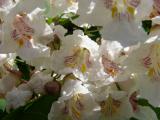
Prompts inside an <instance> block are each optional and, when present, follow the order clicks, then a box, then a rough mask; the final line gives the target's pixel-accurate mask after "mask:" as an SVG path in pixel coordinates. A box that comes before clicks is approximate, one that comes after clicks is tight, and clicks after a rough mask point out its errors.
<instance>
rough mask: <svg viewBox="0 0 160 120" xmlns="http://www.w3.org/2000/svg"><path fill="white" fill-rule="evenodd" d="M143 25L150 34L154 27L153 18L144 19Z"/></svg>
mask: <svg viewBox="0 0 160 120" xmlns="http://www.w3.org/2000/svg"><path fill="white" fill-rule="evenodd" d="M142 27H143V29H144V31H145V32H147V34H148V35H149V33H150V31H151V28H152V20H143V21H142Z"/></svg>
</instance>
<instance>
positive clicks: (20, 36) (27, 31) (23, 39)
mask: <svg viewBox="0 0 160 120" xmlns="http://www.w3.org/2000/svg"><path fill="white" fill-rule="evenodd" d="M27 20H28V19H27V15H26V14H25V13H22V14H17V15H16V17H15V19H14V21H13V30H12V33H11V36H12V38H13V39H14V40H15V41H17V43H18V44H19V46H23V45H24V44H26V45H27V46H28V47H30V41H29V40H31V39H32V36H33V33H34V29H33V28H31V27H30V26H29V24H28V23H27Z"/></svg>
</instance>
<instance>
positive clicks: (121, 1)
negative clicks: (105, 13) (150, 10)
mask: <svg viewBox="0 0 160 120" xmlns="http://www.w3.org/2000/svg"><path fill="white" fill-rule="evenodd" d="M105 4H106V7H107V8H108V9H110V10H111V12H112V17H113V18H116V19H119V20H121V19H124V18H125V19H127V20H128V21H129V20H130V19H132V18H133V17H134V15H135V13H136V8H137V7H138V6H139V4H140V0H105Z"/></svg>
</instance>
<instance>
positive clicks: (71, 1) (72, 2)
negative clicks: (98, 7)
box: [67, 0, 75, 5]
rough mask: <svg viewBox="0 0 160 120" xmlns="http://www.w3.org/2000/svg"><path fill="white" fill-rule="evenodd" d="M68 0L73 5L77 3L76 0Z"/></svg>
mask: <svg viewBox="0 0 160 120" xmlns="http://www.w3.org/2000/svg"><path fill="white" fill-rule="evenodd" d="M67 1H68V3H69V4H70V5H73V4H74V3H75V0H67Z"/></svg>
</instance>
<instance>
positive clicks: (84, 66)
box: [81, 64, 87, 73]
mask: <svg viewBox="0 0 160 120" xmlns="http://www.w3.org/2000/svg"><path fill="white" fill-rule="evenodd" d="M86 71H87V67H86V65H85V64H82V66H81V72H82V73H85V72H86Z"/></svg>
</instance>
